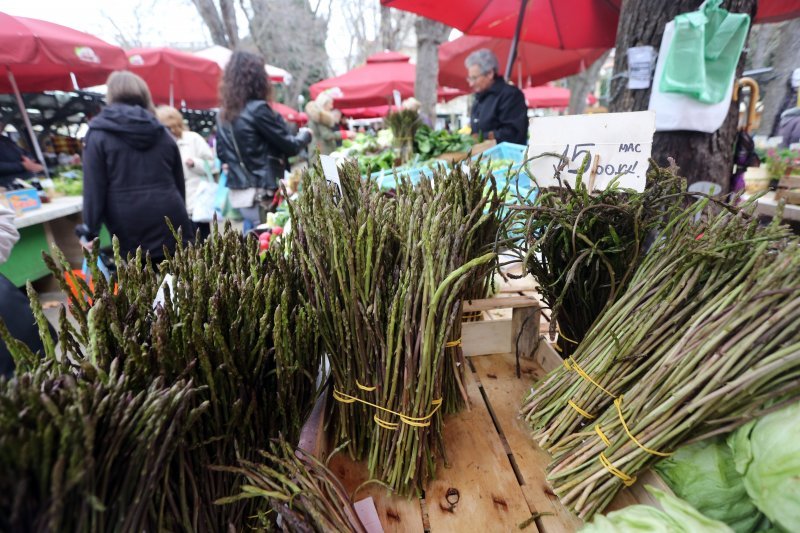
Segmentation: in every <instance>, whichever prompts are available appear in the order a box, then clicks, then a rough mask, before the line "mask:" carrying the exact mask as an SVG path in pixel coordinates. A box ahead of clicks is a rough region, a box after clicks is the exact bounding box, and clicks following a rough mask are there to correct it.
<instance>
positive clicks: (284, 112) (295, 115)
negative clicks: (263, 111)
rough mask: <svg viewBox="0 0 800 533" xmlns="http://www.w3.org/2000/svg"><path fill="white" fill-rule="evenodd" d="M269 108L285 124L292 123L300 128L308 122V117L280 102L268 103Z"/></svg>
mask: <svg viewBox="0 0 800 533" xmlns="http://www.w3.org/2000/svg"><path fill="white" fill-rule="evenodd" d="M269 105H270V107H271V108H272V109H274V110H275V111H277V112H278V113H279V114H280V115H281V116H282V117H283V119H284V120H285V121H286V122H294V123H295V124H297V125H298V126H302V125H303V124H305V123H306V122H308V115H306V114H305V113H301V112H299V111H296V110H294V109H292V108H291V107H289V106H288V105H285V104H282V103H280V102H270V103H269Z"/></svg>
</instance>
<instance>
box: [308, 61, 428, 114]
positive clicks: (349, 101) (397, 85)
mask: <svg viewBox="0 0 800 533" xmlns="http://www.w3.org/2000/svg"><path fill="white" fill-rule="evenodd" d="M409 59H410V58H409V57H408V56H407V55H403V54H400V53H398V52H379V53H377V54H372V55H371V56H369V57H368V58H367V62H366V64H365V65H363V66H360V67H357V68H354V69H353V70H351V71H349V72H345V73H344V74H342V75H341V76H335V77H333V78H328V79H327V80H322V81H320V82H317V83H315V84H314V85H312V86H311V98H316V97H317V96H318V95H319V94H320V93H321V92H323V91H326V90H329V89H333V88H339V90H341V92H342V95H341V96H340V97H338V98H334V100H333V105H334V107H336V108H337V109H344V108H354V107H373V106H382V105H389V104H390V103H391V102H392V101H393V96H392V95H393V93H394V91H399V92H400V98H408V97H410V96H414V79H415V73H416V69H415V67H414V65H412V64H411V63H409Z"/></svg>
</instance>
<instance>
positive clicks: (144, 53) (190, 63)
mask: <svg viewBox="0 0 800 533" xmlns="http://www.w3.org/2000/svg"><path fill="white" fill-rule="evenodd" d="M127 54H128V69H129V70H131V72H135V73H136V74H138V75H139V76H141V77H142V78H143V79H144V81H146V82H147V85H148V86H149V87H150V92H151V93H152V95H153V101H154V102H155V103H156V104H169V105H171V106H173V107H174V106H175V103H176V102H177V103H178V104H180V103H181V102H183V103H184V105H185V106H186V107H187V108H189V109H211V108H214V107H217V106H218V105H219V94H218V87H219V79H220V76H221V75H222V70H221V69H220V68H219V65H217V63H216V62H214V61H212V60H210V59H206V58H204V57H199V56H196V55H194V54H188V53H186V52H179V51H177V50H173V49H171V48H134V49H133V50H128V52H127Z"/></svg>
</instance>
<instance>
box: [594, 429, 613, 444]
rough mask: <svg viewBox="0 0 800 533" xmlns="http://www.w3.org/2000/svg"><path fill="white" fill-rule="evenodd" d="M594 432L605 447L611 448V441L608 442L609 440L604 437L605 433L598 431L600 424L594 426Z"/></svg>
mask: <svg viewBox="0 0 800 533" xmlns="http://www.w3.org/2000/svg"><path fill="white" fill-rule="evenodd" d="M594 430H595V432H596V433H597V435H598V436H599V437H600V440H602V441H603V443H604V444H605V445H606V446H611V441H610V440H608V437H606V434H605V433H603V430H602V429H600V424H595V426H594Z"/></svg>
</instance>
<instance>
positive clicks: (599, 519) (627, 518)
mask: <svg viewBox="0 0 800 533" xmlns="http://www.w3.org/2000/svg"><path fill="white" fill-rule="evenodd" d="M646 488H647V491H648V492H650V494H652V495H653V496H655V497H656V499H657V500H658V502H659V503H660V504H661V506H662V507H663V508H664V510H663V511H662V510H661V509H657V508H655V507H651V506H649V505H631V506H630V507H625V508H624V509H621V510H619V511H614V512H613V513H608V514H607V515H605V516H602V515H597V516H595V518H594V520H593V521H592V522H591V523H589V524H586V525H585V526H584V527H583V528H582V529H581V530H580V531H581V533H620V532H626V533H627V532H636V531H641V532H647V533H662V532H663V533H728V532H731V531H732V530H731V528H729V527H728V526H726V525H725V524H723V523H722V522H718V521H717V520H712V519H710V518H708V517H706V516H703V515H702V514H701V513H700V512H698V510H697V509H695V508H694V507H692V506H691V505H689V504H688V503H686V502H685V501H683V500H680V499H678V498H676V497H674V496H670V495H669V494H667V493H665V492H662V491H660V490H658V489H655V488H653V487H651V486H647V487H646Z"/></svg>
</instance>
